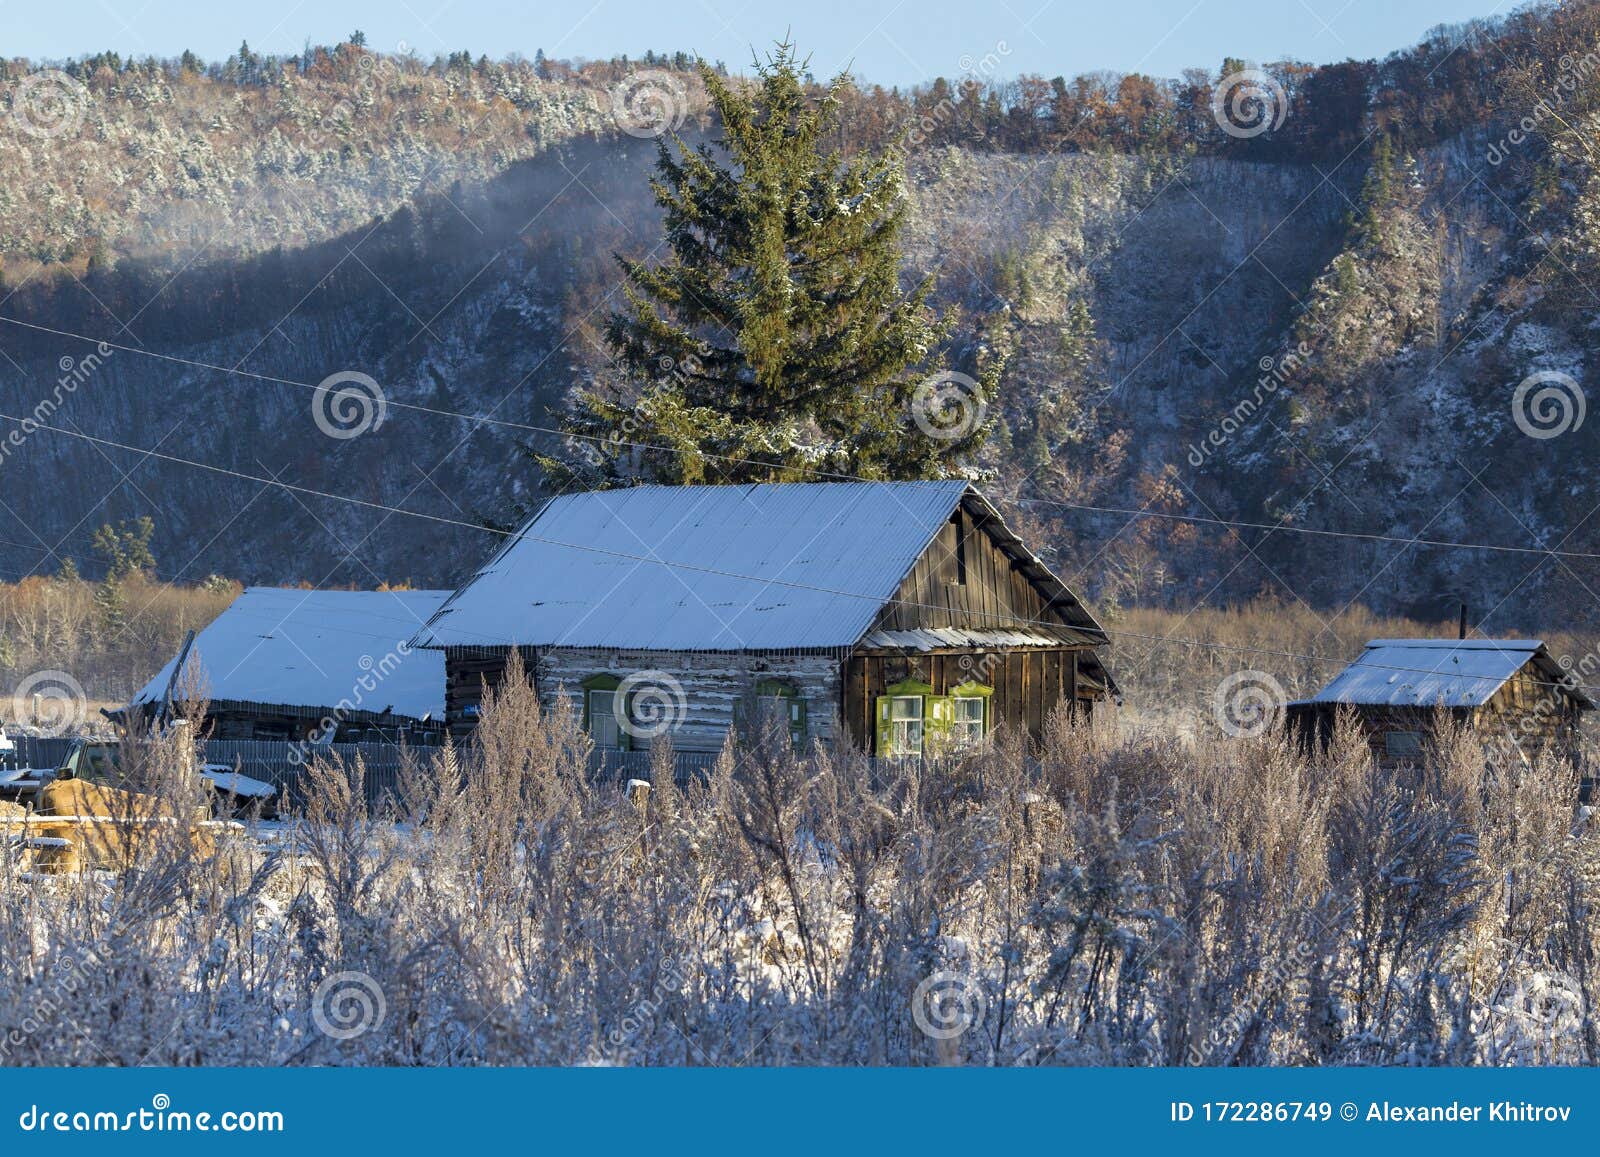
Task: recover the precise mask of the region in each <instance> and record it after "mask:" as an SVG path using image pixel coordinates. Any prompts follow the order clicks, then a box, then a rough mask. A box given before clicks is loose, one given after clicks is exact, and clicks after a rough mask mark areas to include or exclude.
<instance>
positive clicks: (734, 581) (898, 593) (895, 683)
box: [412, 481, 1116, 756]
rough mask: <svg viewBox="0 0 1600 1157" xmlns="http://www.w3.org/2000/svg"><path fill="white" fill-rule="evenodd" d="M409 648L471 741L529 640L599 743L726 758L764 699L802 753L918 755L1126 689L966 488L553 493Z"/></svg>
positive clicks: (533, 671) (1039, 725) (551, 687)
mask: <svg viewBox="0 0 1600 1157" xmlns="http://www.w3.org/2000/svg"><path fill="white" fill-rule="evenodd" d="M412 643H413V645H414V646H416V647H418V648H432V649H437V650H440V651H442V652H443V653H444V658H445V671H446V687H445V701H446V715H447V718H448V719H449V722H450V725H451V728H452V730H453V731H455V732H457V733H458V734H461V735H463V736H465V735H466V734H468V733H470V731H471V729H472V727H473V726H474V724H475V722H476V719H477V716H478V712H479V709H480V705H481V701H482V695H483V690H484V688H485V686H486V685H487V686H493V685H497V684H498V682H499V680H500V678H501V674H502V672H503V671H504V669H505V666H506V662H507V659H508V657H509V654H510V651H511V649H512V648H517V649H518V651H519V652H520V654H521V657H522V661H523V664H524V667H525V669H526V670H527V671H528V672H529V674H530V677H531V678H532V679H533V681H534V683H535V685H536V686H537V688H538V690H539V693H540V696H541V698H542V699H543V700H544V701H545V703H546V704H547V705H552V706H553V705H554V703H555V701H556V699H557V697H558V696H565V697H566V698H567V700H568V701H569V702H570V703H571V705H572V707H573V710H574V711H575V712H577V713H578V714H579V715H580V716H581V718H582V719H583V721H584V725H585V726H586V727H587V728H588V729H589V731H590V732H591V734H592V735H593V737H594V740H595V742H596V744H597V746H600V747H602V748H607V747H611V748H621V749H627V748H630V747H635V748H637V747H643V746H648V743H649V741H650V738H651V737H652V736H653V735H654V734H656V733H658V732H660V731H663V730H665V731H666V732H667V733H668V734H669V735H670V737H671V742H672V744H673V747H674V748H675V749H676V750H678V751H684V752H697V751H698V752H710V751H716V750H719V749H720V748H721V747H722V745H723V743H724V741H725V739H726V736H727V734H728V731H729V729H730V727H732V726H734V725H735V724H736V723H737V722H738V721H739V720H740V719H741V717H742V716H743V713H745V712H748V711H749V710H750V709H751V704H752V703H755V704H757V705H759V704H762V703H766V704H769V705H771V706H772V707H773V708H775V709H778V710H781V711H782V712H783V713H784V715H785V717H786V718H787V719H788V721H789V726H790V731H791V734H792V736H793V738H794V739H795V741H796V742H797V743H808V742H810V741H812V740H819V741H822V742H825V743H826V742H831V741H834V740H837V739H843V740H845V741H847V742H849V743H851V744H854V745H855V746H856V747H858V748H860V749H862V750H866V751H869V752H872V753H874V754H877V755H894V756H903V755H915V754H920V753H924V752H927V751H929V750H931V749H933V748H935V747H936V746H940V745H945V744H954V743H974V742H979V741H982V740H983V739H984V738H985V737H986V736H988V735H989V734H990V733H992V732H993V731H994V730H995V729H996V728H999V727H1002V726H1004V727H1007V728H1012V729H1016V730H1021V731H1026V732H1027V733H1028V734H1030V735H1035V736H1037V735H1039V734H1040V733H1041V731H1042V730H1043V728H1044V725H1045V720H1046V719H1047V718H1048V717H1049V715H1050V713H1051V712H1052V711H1053V710H1054V709H1055V708H1056V706H1057V705H1058V704H1061V703H1066V704H1068V705H1069V709H1070V710H1074V711H1076V712H1078V713H1079V714H1080V715H1086V714H1087V713H1089V712H1090V711H1092V710H1094V709H1095V708H1096V705H1097V704H1101V703H1104V702H1105V701H1106V700H1107V699H1109V698H1112V697H1114V696H1115V694H1116V685H1115V684H1114V683H1113V681H1112V679H1111V677H1110V675H1109V674H1108V673H1107V671H1106V668H1105V667H1104V665H1103V664H1102V661H1101V659H1100V655H1099V651H1100V649H1101V648H1103V647H1105V646H1106V645H1107V638H1106V634H1105V631H1104V630H1103V629H1102V628H1101V626H1100V624H1099V623H1098V622H1096V621H1095V619H1094V616H1093V615H1091V614H1090V613H1089V611H1088V610H1087V609H1086V608H1085V607H1084V605H1083V604H1082V602H1081V601H1080V600H1079V599H1078V598H1077V597H1076V596H1075V595H1074V594H1073V593H1072V592H1071V591H1070V590H1068V589H1067V587H1066V586H1065V584H1063V583H1062V582H1061V580H1060V579H1059V578H1057V577H1056V576H1055V575H1054V574H1052V573H1051V571H1050V569H1049V568H1048V567H1046V566H1045V565H1044V564H1043V563H1042V562H1041V561H1040V560H1039V559H1038V557H1037V556H1036V555H1034V554H1033V552H1032V551H1030V550H1029V549H1028V548H1027V547H1026V546H1025V545H1024V544H1023V542H1022V541H1021V539H1020V538H1018V537H1017V535H1016V534H1015V533H1013V532H1012V531H1011V530H1010V529H1009V528H1008V527H1007V526H1006V525H1005V523H1004V521H1003V520H1002V519H1001V517H1000V515H999V513H998V512H997V511H996V510H995V508H994V507H993V506H992V505H991V504H990V503H989V502H988V501H987V500H986V499H984V497H983V496H982V495H981V494H979V493H978V491H977V490H975V489H974V488H972V487H971V486H970V485H968V484H967V483H965V482H960V481H942V482H894V483H890V482H882V483H879V482H828V483H788V484H769V485H756V486H684V487H665V486H641V487H636V488H632V489H627V490H614V491H603V492H595V493H589V494H574V495H567V496H564V497H560V498H556V499H552V500H551V501H550V502H549V503H547V504H546V505H545V506H544V507H543V509H541V510H540V511H539V513H538V514H537V515H535V516H534V517H533V518H532V519H531V520H530V521H529V522H528V523H527V524H526V525H525V526H523V527H522V528H521V529H520V530H519V531H517V532H516V533H515V534H514V535H512V536H511V537H510V538H509V539H508V541H507V542H506V543H505V545H504V546H503V547H502V548H501V549H500V550H499V552H498V553H496V554H495V555H494V557H493V558H491V559H490V560H489V562H488V563H487V564H486V565H485V566H484V567H483V568H482V569H481V570H479V571H478V573H477V574H476V575H475V576H474V577H473V578H472V579H471V580H470V581H469V582H468V583H467V584H466V585H465V586H463V587H462V588H461V590H459V591H458V592H457V593H456V594H455V595H453V596H452V597H451V598H450V599H449V600H448V601H447V602H446V603H445V604H444V606H443V607H442V608H440V610H439V612H438V614H436V615H435V616H434V617H433V618H432V620H430V621H429V623H428V624H427V626H426V627H425V628H424V629H423V630H422V631H420V632H418V634H417V635H416V637H415V638H414V639H413V640H412ZM663 723H665V726H664V725H663Z"/></svg>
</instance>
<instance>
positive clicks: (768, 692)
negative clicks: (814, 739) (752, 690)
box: [756, 679, 806, 747]
mask: <svg viewBox="0 0 1600 1157" xmlns="http://www.w3.org/2000/svg"><path fill="white" fill-rule="evenodd" d="M766 705H773V706H781V707H782V708H783V715H784V719H785V721H786V722H787V723H788V726H789V738H790V740H791V741H792V742H793V743H794V745H795V746H796V747H804V746H805V744H806V698H805V696H804V695H802V694H800V689H799V688H798V687H796V686H795V685H794V684H793V683H790V682H789V681H788V680H786V679H762V680H760V681H758V682H757V683H756V708H757V710H759V709H760V708H761V707H763V706H766Z"/></svg>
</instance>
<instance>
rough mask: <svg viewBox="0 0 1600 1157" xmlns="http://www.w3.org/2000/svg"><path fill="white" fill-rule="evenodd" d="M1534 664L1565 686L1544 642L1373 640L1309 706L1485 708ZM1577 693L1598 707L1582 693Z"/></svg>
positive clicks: (1543, 675) (1574, 690) (1543, 677)
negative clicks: (1515, 677)
mask: <svg viewBox="0 0 1600 1157" xmlns="http://www.w3.org/2000/svg"><path fill="white" fill-rule="evenodd" d="M1530 662H1537V663H1538V666H1539V668H1540V674H1539V678H1540V679H1541V680H1544V681H1549V682H1559V681H1560V680H1561V674H1562V673H1561V670H1560V668H1559V667H1558V666H1557V665H1556V663H1555V661H1554V660H1553V659H1551V657H1550V653H1549V652H1548V651H1546V650H1545V646H1544V643H1543V642H1542V641H1541V640H1538V639H1373V640H1372V641H1371V642H1370V643H1368V644H1367V648H1366V650H1365V651H1363V652H1362V654H1361V657H1360V658H1359V659H1357V660H1356V661H1355V662H1354V663H1351V664H1350V666H1348V667H1346V668H1345V669H1344V670H1343V671H1341V672H1340V673H1339V674H1338V676H1337V677H1335V678H1334V680H1333V681H1332V682H1331V683H1329V684H1328V685H1327V686H1326V687H1324V688H1323V689H1322V690H1321V691H1319V692H1317V693H1316V694H1315V695H1314V696H1312V697H1311V698H1310V699H1308V700H1305V702H1307V703H1349V704H1358V705H1363V706H1377V707H1481V706H1483V705H1484V704H1485V703H1487V702H1488V701H1489V700H1490V699H1491V698H1493V696H1494V694H1495V692H1496V691H1498V690H1500V688H1501V687H1503V686H1504V685H1505V683H1506V680H1508V679H1510V678H1511V677H1512V676H1513V675H1515V674H1516V673H1517V672H1518V671H1520V670H1521V669H1522V668H1523V667H1524V666H1525V665H1527V664H1528V663H1530ZM1571 693H1572V694H1573V695H1574V697H1576V698H1577V699H1579V700H1580V701H1582V702H1584V703H1586V704H1589V705H1591V706H1592V702H1591V701H1590V700H1589V698H1588V696H1587V695H1586V694H1584V692H1583V691H1582V690H1581V689H1578V688H1572V689H1571Z"/></svg>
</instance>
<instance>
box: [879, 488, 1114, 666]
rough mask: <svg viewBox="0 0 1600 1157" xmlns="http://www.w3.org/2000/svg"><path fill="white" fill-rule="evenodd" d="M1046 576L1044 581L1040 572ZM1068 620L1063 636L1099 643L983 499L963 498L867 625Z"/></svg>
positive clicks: (1032, 625) (1094, 630) (904, 627)
mask: <svg viewBox="0 0 1600 1157" xmlns="http://www.w3.org/2000/svg"><path fill="white" fill-rule="evenodd" d="M1045 579H1049V580H1050V581H1049V582H1045V581H1043V580H1045ZM1043 624H1059V625H1060V626H1062V627H1070V628H1071V630H1070V631H1067V632H1064V633H1063V638H1062V640H1061V641H1062V642H1070V643H1073V644H1075V645H1080V646H1082V645H1093V644H1096V643H1103V642H1104V636H1103V635H1102V634H1101V633H1100V631H1099V627H1098V624H1096V623H1095V622H1094V620H1093V618H1092V617H1090V616H1089V615H1088V612H1086V611H1085V610H1084V609H1083V608H1082V606H1081V604H1079V603H1078V601H1077V600H1076V599H1075V598H1073V597H1072V596H1071V594H1070V593H1069V592H1066V591H1065V590H1064V589H1062V588H1060V586H1059V583H1058V582H1057V581H1056V580H1054V577H1053V576H1051V575H1050V574H1049V572H1048V571H1047V570H1046V569H1045V568H1044V566H1043V564H1041V563H1040V562H1039V561H1038V560H1037V559H1035V558H1034V557H1033V556H1032V555H1031V554H1029V553H1028V552H1027V551H1026V550H1025V549H1024V548H1022V546H1021V543H1020V540H1018V539H1017V538H1016V536H1015V535H1013V534H1011V533H1010V531H1008V530H1006V529H1005V528H1004V526H1003V524H1002V523H1001V522H1000V521H999V519H998V517H996V516H994V515H993V513H992V511H990V510H989V509H988V508H987V504H986V503H985V504H982V506H979V505H978V504H977V503H972V502H963V503H962V504H961V505H960V506H958V507H957V508H956V510H955V513H954V514H953V515H952V516H951V517H950V519H949V520H948V521H946V522H945V523H944V525H943V526H941V527H940V528H939V532H938V534H937V535H935V537H934V539H933V541H932V542H930V543H929V544H928V547H927V549H926V550H924V551H923V552H922V554H921V555H920V556H919V557H918V558H917V561H916V562H915V563H914V564H913V565H912V568H911V571H910V573H909V574H907V575H906V577H905V578H904V580H902V582H901V584H900V587H899V589H898V590H897V591H896V592H895V595H894V598H893V600H891V601H890V602H889V603H888V604H887V605H886V606H885V607H884V609H883V611H882V612H881V613H880V614H879V616H878V619H877V621H876V622H875V623H874V625H873V626H874V629H875V630H879V631H908V630H918V629H930V628H941V627H956V628H967V629H972V630H979V629H984V630H997V629H1017V630H1038V629H1040V627H1041V625H1043Z"/></svg>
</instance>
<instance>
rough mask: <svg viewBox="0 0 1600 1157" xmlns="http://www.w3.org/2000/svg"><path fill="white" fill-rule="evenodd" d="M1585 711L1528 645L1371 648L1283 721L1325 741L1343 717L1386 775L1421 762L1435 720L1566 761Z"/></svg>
mask: <svg viewBox="0 0 1600 1157" xmlns="http://www.w3.org/2000/svg"><path fill="white" fill-rule="evenodd" d="M1595 706H1596V704H1595V701H1594V700H1593V699H1592V698H1590V696H1589V694H1588V693H1587V692H1586V691H1585V690H1584V689H1583V687H1582V685H1581V683H1580V682H1579V681H1578V680H1577V679H1575V678H1574V677H1572V676H1571V675H1570V674H1569V673H1568V672H1567V671H1565V670H1563V669H1562V667H1561V665H1560V664H1559V663H1558V662H1557V661H1556V659H1555V658H1554V656H1552V655H1551V654H1550V652H1549V650H1548V649H1547V648H1546V647H1545V645H1544V643H1543V642H1541V641H1540V640H1538V639H1374V640H1372V641H1371V642H1369V643H1368V644H1367V646H1366V650H1365V651H1363V652H1362V654H1361V657H1360V658H1359V659H1357V660H1356V661H1355V662H1354V663H1352V664H1350V666H1348V667H1346V668H1345V669H1344V670H1343V671H1341V672H1340V673H1339V674H1338V675H1337V676H1336V677H1335V678H1334V679H1333V681H1332V682H1330V683H1329V684H1328V685H1327V686H1326V687H1324V688H1323V689H1322V690H1321V691H1319V692H1317V694H1316V695H1314V696H1312V697H1311V698H1310V699H1306V700H1302V701H1299V702H1296V703H1291V704H1289V706H1288V712H1287V714H1288V722H1289V725H1290V726H1291V728H1293V729H1294V730H1295V731H1296V732H1297V733H1298V734H1300V735H1302V736H1304V737H1306V738H1308V739H1310V738H1315V739H1316V740H1318V741H1323V742H1325V741H1326V739H1327V737H1328V736H1329V735H1330V734H1331V733H1332V729H1333V724H1334V719H1335V717H1336V715H1337V713H1338V712H1339V711H1341V710H1345V711H1349V712H1351V713H1352V714H1353V715H1354V717H1355V719H1356V721H1357V723H1358V724H1359V725H1360V726H1361V728H1362V730H1363V732H1364V733H1365V734H1366V737H1367V741H1368V743H1369V744H1371V746H1372V751H1373V755H1374V756H1375V757H1376V758H1377V760H1378V762H1379V763H1380V764H1381V765H1382V766H1384V767H1388V768H1396V767H1401V766H1406V765H1410V764H1416V763H1418V762H1420V761H1421V758H1422V756H1423V754H1424V752H1425V751H1426V748H1427V744H1428V740H1429V737H1430V736H1431V735H1432V733H1433V731H1434V729H1435V728H1436V726H1437V724H1438V720H1439V717H1440V714H1441V713H1443V714H1444V715H1445V716H1447V717H1449V718H1451V719H1453V720H1455V721H1457V722H1459V723H1464V724H1466V725H1467V726H1468V727H1470V728H1472V729H1473V730H1474V731H1476V732H1477V733H1478V734H1479V735H1480V736H1481V737H1482V738H1483V739H1484V741H1485V742H1486V743H1489V744H1491V745H1493V744H1496V743H1504V744H1509V745H1510V746H1511V747H1514V748H1515V749H1517V750H1519V751H1521V752H1522V753H1524V754H1526V755H1531V754H1533V753H1534V752H1539V751H1550V752H1555V753H1557V754H1558V755H1560V756H1562V757H1565V758H1575V757H1576V755H1577V753H1578V751H1579V749H1580V742H1579V741H1580V735H1581V731H1580V727H1581V723H1582V719H1583V716H1584V714H1585V713H1586V712H1588V711H1592V710H1594V708H1595Z"/></svg>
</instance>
